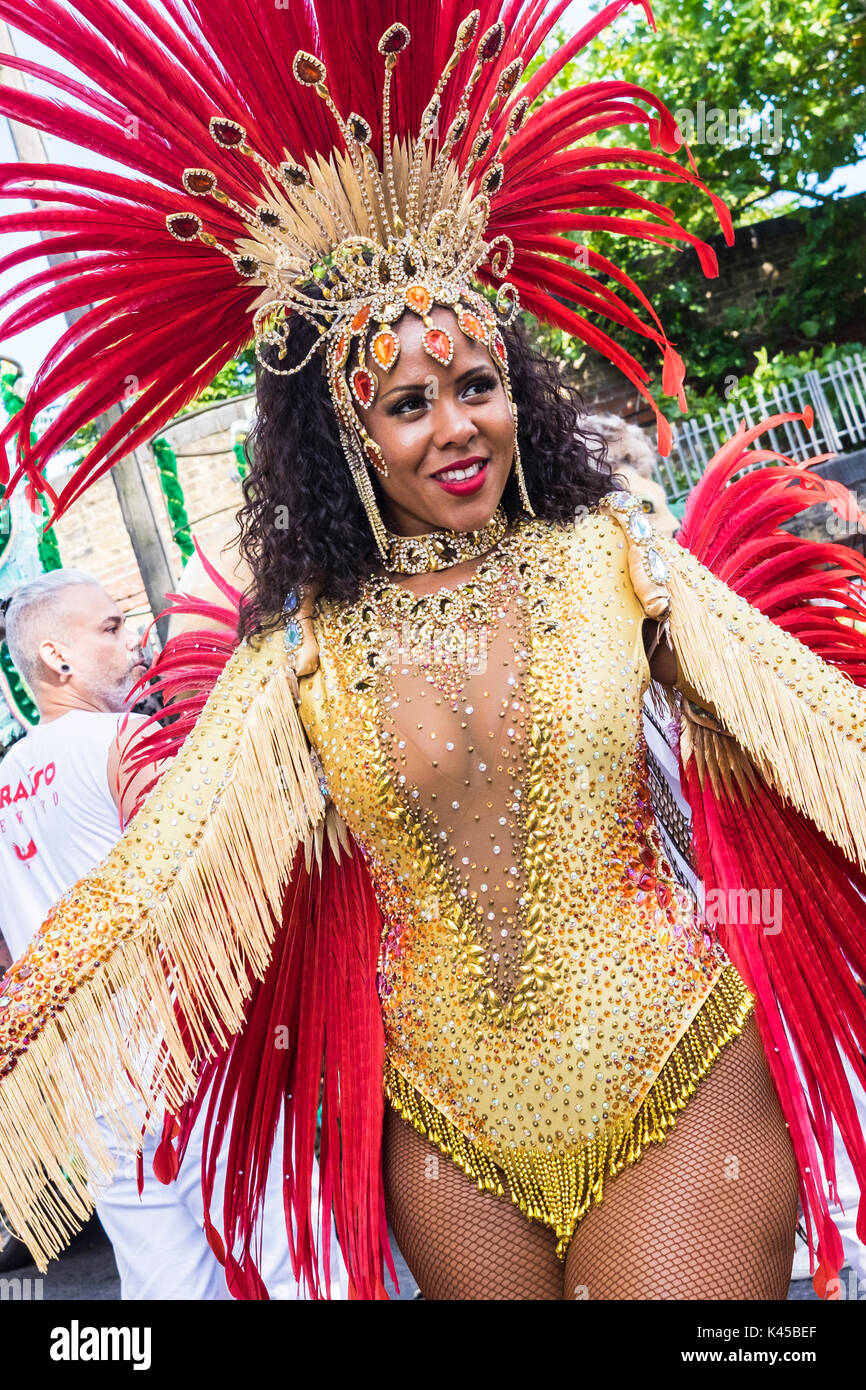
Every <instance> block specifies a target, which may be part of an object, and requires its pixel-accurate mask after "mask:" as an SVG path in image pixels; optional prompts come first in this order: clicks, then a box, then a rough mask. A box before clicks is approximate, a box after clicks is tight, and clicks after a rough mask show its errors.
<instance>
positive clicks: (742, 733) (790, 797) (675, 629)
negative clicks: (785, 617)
mask: <svg viewBox="0 0 866 1390" xmlns="http://www.w3.org/2000/svg"><path fill="white" fill-rule="evenodd" d="M654 543H655V545H656V546H657V548H658V550H659V551H660V552H661V553H662V555H663V556H664V558H665V560H666V562H667V565H668V569H669V574H668V577H667V585H668V589H669V592H670V600H671V603H670V619H669V621H670V634H671V640H672V642H673V647H674V651H675V652H676V657H677V665H678V667H679V671H680V676H681V679H680V681H679V682H678V684H679V685H680V688H681V689H682V691H683V693H684V694H685V695H686V696H687V697H688V699H690V700H692V701H693V702H695V703H696V704H697V705H698V706H707V707H708V708H709V710H710V711H711V713H712V714H713V715H714V716H716V717H717V718H718V720H719V721H720V722H721V725H722V727H723V729H724V731H725V733H727V734H728V735H730V736H732V737H733V738H734V739H735V740H736V742H737V743H738V744H739V745H740V747H741V748H743V749H744V750H745V752H746V753H747V754H748V755H749V758H750V759H751V761H752V763H753V764H754V767H755V769H756V770H757V772H758V773H759V775H760V776H761V777H762V778H763V780H764V781H765V782H766V783H767V785H769V786H772V787H773V788H775V790H776V791H778V792H779V793H780V795H781V796H783V797H784V798H785V800H786V801H787V802H789V803H790V805H792V806H794V807H796V809H797V810H798V811H800V812H801V813H802V814H803V815H805V816H807V817H808V818H809V820H811V821H812V822H813V824H814V825H816V826H817V827H818V829H819V830H821V831H822V832H823V833H824V834H825V835H826V836H827V837H828V839H830V840H832V841H833V843H834V844H836V845H838V846H839V848H840V849H842V850H843V852H844V853H845V854H846V855H847V856H848V858H849V859H851V860H852V861H854V862H855V863H857V864H859V865H860V867H861V869H864V870H866V693H864V691H862V690H861V689H860V688H859V687H858V686H857V685H855V684H854V682H853V681H852V680H850V679H849V678H848V677H847V676H846V675H845V674H844V673H843V672H841V671H839V670H837V669H836V668H835V667H834V666H831V665H829V664H828V663H827V662H825V661H823V660H822V659H821V657H819V656H817V655H816V654H815V653H814V652H812V651H811V650H810V649H809V648H808V647H806V646H805V645H804V644H803V643H802V642H800V641H798V640H797V638H796V637H793V636H791V635H790V634H789V633H787V632H784V631H783V630H782V629H781V628H779V627H777V626H776V624H775V623H773V622H771V621H770V619H769V618H767V617H765V616H764V614H763V613H761V612H760V611H759V610H758V609H757V608H753V607H752V606H751V604H749V603H747V602H746V600H745V599H743V598H740V596H739V595H738V594H735V593H734V592H733V591H732V590H731V589H729V588H728V587H727V585H726V584H724V583H723V582H722V581H721V580H720V579H717V578H716V576H715V575H714V574H713V573H712V572H711V571H710V570H708V569H706V568H705V566H703V565H702V564H701V563H700V562H699V561H698V560H696V559H695V558H694V556H692V555H690V554H689V552H688V551H686V550H684V549H683V548H682V547H681V546H678V545H677V544H676V543H675V542H673V541H666V540H663V539H662V538H660V537H656V538H655V542H654ZM684 752H688V749H684Z"/></svg>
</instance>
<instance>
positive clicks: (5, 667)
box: [0, 642, 39, 732]
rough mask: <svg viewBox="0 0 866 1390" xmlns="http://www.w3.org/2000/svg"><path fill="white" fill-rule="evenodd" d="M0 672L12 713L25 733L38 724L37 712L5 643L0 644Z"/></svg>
mask: <svg viewBox="0 0 866 1390" xmlns="http://www.w3.org/2000/svg"><path fill="white" fill-rule="evenodd" d="M0 672H2V673H3V675H4V677H5V679H6V683H7V685H8V686H9V693H10V695H11V696H12V701H13V706H12V713H13V714H14V715H15V717H16V719H18V721H19V723H23V724H24V728H25V732H26V730H27V729H28V728H30V729H32V728H33V725H34V724H38V723H39V711H38V709H37V708H36V705H35V704H34V703H33V697H32V696H31V694H30V691H29V690H28V689H27V686H26V685H25V684H24V681H23V680H22V678H21V676H20V675H19V674H18V669H17V667H16V666H15V664H14V662H13V661H12V658H11V656H10V655H9V648H8V647H7V645H6V643H5V642H0Z"/></svg>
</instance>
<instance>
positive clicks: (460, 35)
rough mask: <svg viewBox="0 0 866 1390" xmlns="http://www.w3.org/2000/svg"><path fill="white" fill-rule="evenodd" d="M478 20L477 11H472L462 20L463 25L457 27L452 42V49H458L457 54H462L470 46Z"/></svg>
mask: <svg viewBox="0 0 866 1390" xmlns="http://www.w3.org/2000/svg"><path fill="white" fill-rule="evenodd" d="M478 20H479V12H478V10H472V12H471V14H468V15H467V16H466V18H465V19H464V20H463V23H462V24H461V25H460V26H459V27H458V30H457V37H456V38H455V40H454V47H455V48H456V49H458V50H459V52H461V53H462V52H463V51H464V49H467V48H468V47H469V45H470V44H471V42H472V40H473V39H474V38H475V32H476V30H477V28H478Z"/></svg>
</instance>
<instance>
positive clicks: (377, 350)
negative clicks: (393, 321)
mask: <svg viewBox="0 0 866 1390" xmlns="http://www.w3.org/2000/svg"><path fill="white" fill-rule="evenodd" d="M372 352H373V356H374V357H375V359H376V361H377V362H378V363H379V366H380V367H381V368H382V369H383V371H386V372H390V370H391V368H392V367H393V365H394V363H395V362H396V361H397V357H398V355H399V353H400V343H399V341H398V339H397V335H396V334H395V333H392V332H391V330H390V328H383V329H382V331H381V332H380V333H377V334H376V336H375V338H374V339H373V344H372Z"/></svg>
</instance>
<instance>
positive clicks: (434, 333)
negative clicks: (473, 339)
mask: <svg viewBox="0 0 866 1390" xmlns="http://www.w3.org/2000/svg"><path fill="white" fill-rule="evenodd" d="M424 347H425V348H426V350H427V352H428V353H429V354H430V356H431V357H435V359H436V361H437V362H441V363H442V365H443V366H445V367H447V366H448V363H449V362H450V361H451V358H452V357H453V355H454V344H453V343H452V341H451V339H450V338H449V336H448V334H447V333H446V332H445V330H444V329H442V328H428V329H427V332H426V333H425V334H424Z"/></svg>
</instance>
